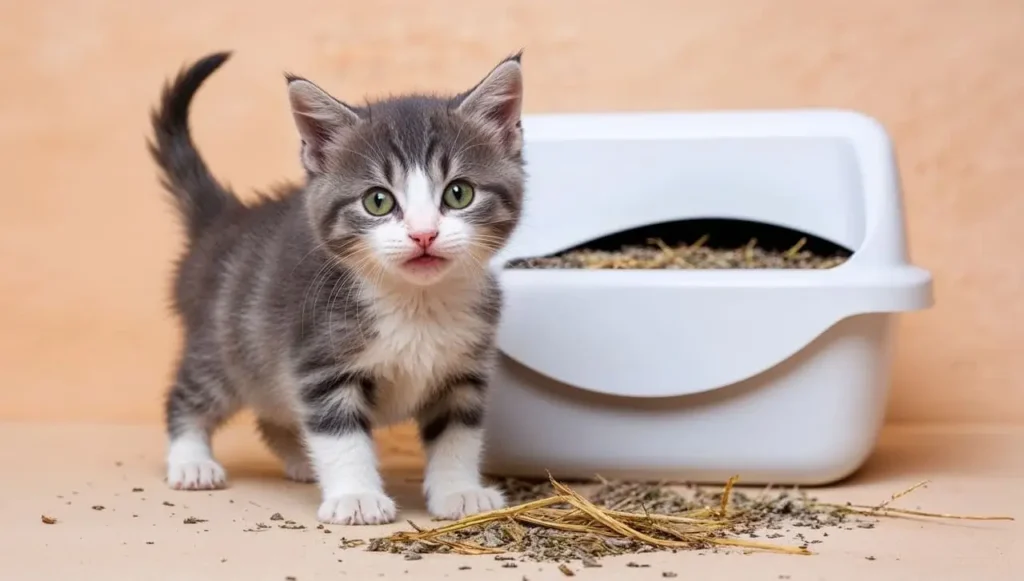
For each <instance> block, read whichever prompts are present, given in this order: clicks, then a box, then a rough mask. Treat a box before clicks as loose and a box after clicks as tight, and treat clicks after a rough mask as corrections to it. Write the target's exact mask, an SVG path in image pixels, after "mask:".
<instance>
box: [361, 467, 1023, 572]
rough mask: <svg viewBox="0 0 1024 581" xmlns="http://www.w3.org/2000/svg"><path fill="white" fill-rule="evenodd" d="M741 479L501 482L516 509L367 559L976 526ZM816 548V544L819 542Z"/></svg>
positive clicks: (545, 556) (607, 549) (610, 550)
mask: <svg viewBox="0 0 1024 581" xmlns="http://www.w3.org/2000/svg"><path fill="white" fill-rule="evenodd" d="M735 483H736V478H733V479H730V480H729V482H728V483H727V484H726V486H725V488H724V489H722V490H720V491H715V492H711V491H709V490H706V489H703V488H699V487H695V486H685V487H677V486H666V485H659V484H642V483H629V482H608V481H601V482H600V483H599V484H597V485H596V487H594V488H593V490H592V492H590V493H589V494H587V495H583V494H581V493H580V492H578V491H577V490H574V489H573V488H570V487H569V486H566V485H565V484H563V483H561V482H558V481H555V480H554V479H552V480H550V482H544V483H525V482H522V481H518V480H508V481H506V482H505V483H504V488H505V490H506V494H507V497H508V498H509V503H510V505H511V506H509V507H508V508H504V509H500V510H495V511H490V512H486V513H481V514H477V515H473V516H470V517H467V518H464V519H462V520H459V521H456V522H453V523H451V524H448V525H444V526H440V527H438V528H434V529H425V528H421V527H419V526H417V525H415V524H413V523H410V525H411V526H412V527H413V529H414V530H412V531H403V532H399V533H395V534H393V535H391V536H389V537H385V538H377V539H373V540H371V541H370V542H369V544H368V546H367V550H369V551H378V552H390V553H396V554H403V555H406V556H407V558H408V555H410V554H416V555H419V554H423V553H458V554H464V555H502V554H506V553H516V554H519V555H520V557H521V558H523V559H529V560H533V561H542V562H561V563H565V562H568V561H574V560H582V561H583V563H584V565H585V566H595V565H597V562H596V561H597V559H600V558H601V557H606V556H610V555H622V554H639V553H648V552H653V551H661V550H673V551H676V550H694V549H717V548H719V547H727V548H738V549H743V550H747V551H751V550H758V551H773V552H780V553H788V554H794V555H809V554H811V551H810V550H809V548H808V544H809V543H808V542H807V541H806V538H805V537H804V536H803V535H802V534H798V535H796V537H797V538H798V539H801V540H802V541H803V542H802V543H801V544H799V545H784V544H776V543H773V542H769V541H767V540H765V541H762V540H758V539H760V538H761V537H764V538H765V539H769V540H770V539H775V538H781V537H783V535H782V534H780V533H778V532H777V531H780V530H782V529H787V528H789V527H806V528H808V529H813V530H818V529H825V528H831V527H839V526H851V525H853V524H856V523H857V522H861V521H863V520H864V519H867V518H879V517H899V516H904V517H905V516H917V517H934V518H960V519H971V520H1012V519H1010V518H1009V517H967V516H956V515H944V514H936V513H926V512H922V511H912V510H905V509H898V508H893V507H891V506H889V503H890V502H892V501H893V500H895V499H897V498H899V497H901V496H903V495H905V494H907V493H909V492H911V491H913V490H915V489H916V488H918V487H919V486H922V485H923V484H925V483H921V484H918V485H916V486H914V487H912V488H910V489H908V490H906V491H904V492H902V493H900V494H897V495H893V497H892V498H891V499H889V500H887V501H886V502H883V503H881V504H878V505H875V506H868V505H855V504H846V505H838V504H829V503H821V502H818V501H817V500H816V499H814V498H810V497H808V496H806V495H805V494H803V493H801V492H799V491H797V490H771V489H770V488H769V489H765V490H763V491H761V492H759V493H756V494H750V493H746V492H742V491H736V490H734V489H733V486H734V484H735ZM815 542H817V541H815Z"/></svg>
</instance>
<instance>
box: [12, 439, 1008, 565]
mask: <svg viewBox="0 0 1024 581" xmlns="http://www.w3.org/2000/svg"><path fill="white" fill-rule="evenodd" d="M216 448H217V453H218V456H219V457H220V458H221V459H222V461H223V462H224V464H225V465H226V467H227V468H228V470H229V472H230V477H231V486H230V488H229V489H227V490H224V491H219V492H214V493H207V492H175V491H171V490H168V489H167V488H166V487H165V486H164V484H163V482H162V481H161V452H162V449H163V448H162V435H161V431H160V429H159V428H157V427H152V426H144V427H133V426H93V425H67V424H62V425H45V424H17V423H0V465H2V466H4V468H5V472H4V476H5V477H6V478H5V480H6V483H5V490H4V492H5V493H4V494H3V495H2V497H0V518H2V519H3V526H2V528H0V530H2V531H4V532H3V533H0V571H2V573H0V578H3V579H10V580H12V581H13V580H18V581H22V580H33V579H47V580H52V579H75V580H78V579H105V580H110V579H140V580H141V579H143V578H146V579H158V580H163V579H167V580H179V579H181V580H184V579H189V580H195V581H204V580H217V581H225V580H231V579H245V580H247V581H257V580H268V581H284V580H286V579H287V578H289V577H294V578H295V579H296V580H297V581H310V580H314V579H339V578H341V579H359V580H362V579H371V580H372V579H381V578H383V579H465V580H467V581H469V580H476V579H489V580H490V579H493V580H496V581H497V580H514V581H522V580H523V579H527V580H530V581H537V580H544V579H564V578H565V577H564V575H563V574H562V573H560V572H559V571H558V570H557V569H556V568H555V567H554V566H552V565H550V564H536V563H519V564H518V566H517V567H516V568H504V567H502V564H503V563H501V562H498V561H495V560H494V559H493V558H492V557H459V556H448V555H428V556H426V557H425V558H424V559H422V560H419V561H405V560H404V559H403V558H402V557H401V556H399V555H391V554H379V553H368V552H366V551H364V550H362V549H361V548H355V549H342V548H339V544H340V540H341V539H342V537H349V538H357V537H358V538H366V537H370V536H380V535H382V534H383V533H384V532H386V531H387V530H392V529H396V528H405V527H407V526H408V525H406V524H404V522H402V523H399V524H396V525H393V526H391V527H387V528H382V527H378V528H368V527H348V528H346V527H333V526H332V527H328V528H329V529H330V531H331V532H330V533H329V534H328V533H326V532H324V531H321V530H317V529H316V528H315V526H316V524H317V523H316V521H315V518H314V513H315V509H316V504H317V491H316V488H315V487H314V486H309V485H298V484H292V483H287V482H284V481H283V480H282V479H281V478H280V476H279V475H280V469H279V468H278V467H277V466H276V465H275V463H274V462H273V461H272V460H271V459H270V458H269V456H268V455H267V454H266V452H265V451H263V450H262V449H260V447H259V446H258V445H257V443H256V438H255V436H254V435H253V434H252V433H251V430H249V429H247V428H245V427H244V426H235V427H234V428H233V429H230V430H228V431H226V432H225V433H224V434H223V435H222V436H221V437H220V438H219V439H218V440H217V442H216ZM1022 449H1024V428H992V427H984V428H971V427H961V428H950V427H942V428H938V427H917V426H914V427H911V426H904V427H892V428H888V429H887V430H886V432H885V434H884V436H883V438H882V441H881V443H880V444H879V447H878V450H877V452H876V454H875V455H874V456H873V458H872V459H871V460H870V461H869V463H868V464H867V466H866V467H865V468H864V469H863V470H862V471H861V472H860V473H859V474H857V475H856V476H855V477H854V478H853V479H851V480H849V481H847V482H844V483H842V484H840V485H837V486H834V487H829V488H826V489H821V490H818V491H815V493H814V494H815V495H817V496H819V497H821V498H823V499H826V500H831V501H853V502H866V503H874V502H878V501H881V500H883V499H885V498H886V497H887V496H888V495H890V494H891V493H893V492H896V491H898V490H901V489H904V488H906V487H907V486H909V485H911V484H913V483H914V482H917V481H919V480H922V479H930V480H932V484H930V485H929V486H928V487H927V488H925V489H922V490H920V491H918V492H915V493H914V494H913V495H912V496H911V497H908V498H907V499H904V500H903V501H901V502H902V504H901V505H902V506H904V507H908V508H923V509H925V510H935V511H946V512H952V513H971V514H1008V515H1010V516H1015V517H1024V502H1022V501H1021V495H1022V493H1024V454H1022V453H1021V452H1020V450H1022ZM381 450H382V456H383V467H384V470H385V474H386V478H387V480H388V486H389V489H390V490H391V492H392V493H393V494H395V496H396V497H397V499H398V501H399V502H400V504H401V505H402V507H403V508H402V514H401V515H400V519H402V520H404V519H412V520H414V521H418V522H420V523H424V524H429V523H428V519H427V518H426V517H425V515H424V513H423V504H422V500H421V499H420V497H419V492H418V484H417V477H418V473H419V470H420V458H419V451H418V447H417V446H416V444H415V442H414V440H413V439H412V438H410V437H409V433H408V432H406V431H401V430H400V431H399V432H398V433H393V434H391V435H389V436H384V437H383V438H382V440H381ZM133 489H142V490H141V491H133ZM100 506H101V507H103V509H102V510H97V509H94V508H93V507H100ZM275 512H280V513H282V514H283V515H284V516H285V517H286V518H288V519H291V520H294V521H296V522H298V523H301V524H303V525H305V526H306V527H307V528H306V529H303V530H282V529H279V528H272V529H270V530H267V531H265V532H259V533H255V532H245V531H246V529H252V528H254V527H256V524H257V523H259V522H263V523H267V524H280V523H279V522H272V521H270V520H269V519H270V516H271V515H272V514H273V513H275ZM44 514H45V515H48V516H52V517H55V518H56V519H58V522H57V523H56V524H53V525H45V524H43V523H42V522H41V516H42V515H44ZM188 517H197V518H201V519H204V520H205V521H206V522H201V523H197V524H185V523H184V520H185V519H186V518H188ZM795 532H796V531H794V533H795ZM807 538H808V539H820V540H822V541H823V542H822V543H821V544H813V545H811V547H812V549H813V550H815V551H816V554H815V555H813V556H809V557H799V556H785V555H774V554H747V555H744V554H742V553H739V552H729V553H718V554H715V553H708V552H684V553H679V554H671V553H659V554H648V555H642V556H633V557H624V558H612V559H606V560H605V561H603V566H602V567H601V568H589V569H582V568H581V567H580V565H579V563H574V564H573V565H572V569H573V570H575V571H576V575H575V577H576V578H579V579H593V580H600V579H628V580H632V579H663V578H665V577H664V576H663V574H664V573H665V572H674V573H676V574H677V575H678V577H676V578H678V579H696V578H699V579H701V580H715V579H737V580H740V579H742V580H747V579H751V580H757V579H764V580H775V579H790V580H792V581H799V580H833V579H835V580H843V579H851V580H854V579H857V580H859V579H864V580H868V579H871V580H880V579H900V580H916V579H976V580H979V581H982V580H984V581H1002V580H1010V579H1019V578H1020V577H1019V576H1018V574H1019V573H1020V570H1021V569H1022V567H1024V555H1022V553H1024V527H1022V524H1021V523H1020V521H1019V520H1018V521H1014V522H996V523H977V522H971V523H967V522H917V521H908V520H886V521H884V522H881V523H880V524H879V525H878V526H877V527H876V528H873V529H860V528H855V529H854V530H849V531H848V530H838V531H837V530H833V531H830V532H829V536H828V538H824V537H822V536H821V532H820V531H819V532H815V534H811V533H807ZM629 561H634V562H636V563H639V564H642V565H649V567H642V568H634V567H627V565H626V563H627V562H629ZM466 566H468V567H470V568H469V569H460V567H466Z"/></svg>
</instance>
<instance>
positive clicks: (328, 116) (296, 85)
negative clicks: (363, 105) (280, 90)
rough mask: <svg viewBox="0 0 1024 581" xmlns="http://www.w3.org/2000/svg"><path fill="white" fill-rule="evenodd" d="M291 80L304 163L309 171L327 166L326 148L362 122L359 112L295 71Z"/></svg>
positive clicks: (288, 78)
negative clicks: (296, 74) (298, 75)
mask: <svg viewBox="0 0 1024 581" xmlns="http://www.w3.org/2000/svg"><path fill="white" fill-rule="evenodd" d="M285 77H286V79H287V80H288V99H289V101H291V105H292V116H293V117H294V118H295V125H296V127H298V129H299V135H300V136H301V137H302V165H303V166H304V167H305V168H306V171H308V172H310V173H321V172H323V171H324V169H325V163H324V150H325V149H326V148H327V146H328V145H329V144H330V143H331V141H332V140H335V139H337V138H338V137H339V136H340V135H342V134H343V133H344V132H345V131H346V130H348V129H351V128H352V127H353V126H355V125H356V124H357V123H359V121H360V118H359V115H358V114H357V113H356V112H355V111H353V110H352V109H351V108H350V107H349V106H348V105H345V104H344V103H342V102H341V101H339V100H337V99H335V98H334V97H332V96H331V95H330V94H328V93H327V91H324V90H323V89H321V88H320V87H318V86H316V85H315V84H313V83H311V82H310V81H307V80H306V79H303V78H301V77H296V76H293V75H286V76H285Z"/></svg>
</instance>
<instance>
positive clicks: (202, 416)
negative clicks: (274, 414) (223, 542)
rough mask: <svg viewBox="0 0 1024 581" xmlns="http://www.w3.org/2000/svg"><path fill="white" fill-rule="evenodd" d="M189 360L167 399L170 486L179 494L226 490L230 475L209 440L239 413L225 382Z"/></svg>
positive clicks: (183, 366)
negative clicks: (218, 429) (191, 363)
mask: <svg viewBox="0 0 1024 581" xmlns="http://www.w3.org/2000/svg"><path fill="white" fill-rule="evenodd" d="M210 375H213V374H208V373H200V372H199V370H198V369H195V368H194V367H193V366H191V365H190V364H189V362H188V361H187V360H186V361H185V362H183V363H182V365H181V367H180V368H179V371H178V378H177V380H176V381H175V383H174V386H173V387H172V388H171V391H170V393H169V394H168V396H167V407H166V410H165V413H166V421H167V435H168V438H169V446H168V450H167V484H168V486H170V487H171V488H174V489H177V490H214V489H218V488H224V487H225V486H226V484H227V474H226V473H225V472H224V468H223V467H222V466H221V465H220V464H219V463H218V462H217V461H216V460H214V458H213V451H212V450H211V449H210V437H211V436H212V434H213V432H214V430H216V429H217V428H218V427H219V426H220V425H221V424H222V423H224V421H225V420H227V419H228V418H229V417H230V416H231V415H232V414H233V413H234V412H235V410H236V409H237V404H236V403H235V401H234V398H233V397H231V396H230V395H229V394H228V393H226V391H225V389H224V382H223V381H222V380H219V379H214V378H212V377H210Z"/></svg>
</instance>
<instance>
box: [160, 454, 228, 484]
mask: <svg viewBox="0 0 1024 581" xmlns="http://www.w3.org/2000/svg"><path fill="white" fill-rule="evenodd" d="M167 484H168V485H169V486H170V487H171V488H173V489H175V490H216V489H218V488H224V486H226V485H227V474H225V472H224V468H222V467H221V465H220V464H218V463H217V462H216V461H215V460H196V461H191V462H172V463H170V464H168V466H167Z"/></svg>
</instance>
